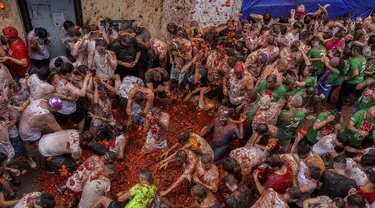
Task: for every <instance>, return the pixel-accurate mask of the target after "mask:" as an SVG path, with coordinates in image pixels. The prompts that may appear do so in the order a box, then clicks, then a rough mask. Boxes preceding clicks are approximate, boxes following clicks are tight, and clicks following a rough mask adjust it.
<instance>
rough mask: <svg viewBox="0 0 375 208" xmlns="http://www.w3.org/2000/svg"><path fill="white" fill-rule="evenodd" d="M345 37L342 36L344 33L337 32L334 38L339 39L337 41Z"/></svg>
mask: <svg viewBox="0 0 375 208" xmlns="http://www.w3.org/2000/svg"><path fill="white" fill-rule="evenodd" d="M343 36H344V35H343V34H342V32H337V33H335V35H334V37H335V38H337V39H341V38H342V37H343Z"/></svg>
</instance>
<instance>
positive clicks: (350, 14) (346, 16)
mask: <svg viewBox="0 0 375 208" xmlns="http://www.w3.org/2000/svg"><path fill="white" fill-rule="evenodd" d="M351 16H352V13H350V12H345V14H344V18H350V17H351Z"/></svg>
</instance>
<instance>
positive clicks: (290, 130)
mask: <svg viewBox="0 0 375 208" xmlns="http://www.w3.org/2000/svg"><path fill="white" fill-rule="evenodd" d="M305 116H306V113H305V111H297V110H288V111H283V112H281V113H280V115H279V119H278V127H279V129H280V130H281V131H282V132H283V133H284V134H285V135H286V136H287V137H288V139H292V138H293V136H294V134H295V133H296V131H297V129H298V127H299V125H300V124H301V123H302V122H303V120H304V119H305Z"/></svg>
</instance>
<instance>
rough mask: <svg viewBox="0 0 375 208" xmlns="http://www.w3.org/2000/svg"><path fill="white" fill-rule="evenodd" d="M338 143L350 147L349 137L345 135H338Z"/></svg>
mask: <svg viewBox="0 0 375 208" xmlns="http://www.w3.org/2000/svg"><path fill="white" fill-rule="evenodd" d="M337 141H339V142H340V143H341V144H342V145H343V146H348V145H349V137H348V136H346V135H345V134H344V133H341V134H339V135H337Z"/></svg>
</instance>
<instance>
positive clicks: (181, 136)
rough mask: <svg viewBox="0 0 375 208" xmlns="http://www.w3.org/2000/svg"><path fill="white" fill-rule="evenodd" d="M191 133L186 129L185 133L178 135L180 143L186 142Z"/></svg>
mask: <svg viewBox="0 0 375 208" xmlns="http://www.w3.org/2000/svg"><path fill="white" fill-rule="evenodd" d="M189 137H190V133H189V132H188V131H184V133H183V134H180V135H178V137H177V141H178V143H180V144H184V143H186V142H187V141H188V140H189Z"/></svg>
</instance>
